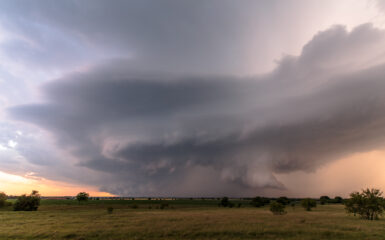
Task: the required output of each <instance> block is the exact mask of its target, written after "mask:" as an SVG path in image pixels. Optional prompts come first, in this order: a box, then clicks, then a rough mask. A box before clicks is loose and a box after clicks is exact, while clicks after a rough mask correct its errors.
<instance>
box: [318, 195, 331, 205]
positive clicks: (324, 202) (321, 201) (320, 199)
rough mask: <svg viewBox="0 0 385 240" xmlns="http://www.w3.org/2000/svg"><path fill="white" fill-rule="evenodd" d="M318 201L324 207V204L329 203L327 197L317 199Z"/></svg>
mask: <svg viewBox="0 0 385 240" xmlns="http://www.w3.org/2000/svg"><path fill="white" fill-rule="evenodd" d="M319 201H320V203H321V205H324V204H326V203H328V202H329V201H330V197H328V196H321V197H320V198H319Z"/></svg>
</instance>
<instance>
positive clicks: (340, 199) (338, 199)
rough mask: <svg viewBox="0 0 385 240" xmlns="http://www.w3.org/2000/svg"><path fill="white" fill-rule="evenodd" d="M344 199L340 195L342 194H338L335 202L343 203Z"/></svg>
mask: <svg viewBox="0 0 385 240" xmlns="http://www.w3.org/2000/svg"><path fill="white" fill-rule="evenodd" d="M342 201H343V199H342V197H340V196H336V197H335V198H334V202H335V203H342Z"/></svg>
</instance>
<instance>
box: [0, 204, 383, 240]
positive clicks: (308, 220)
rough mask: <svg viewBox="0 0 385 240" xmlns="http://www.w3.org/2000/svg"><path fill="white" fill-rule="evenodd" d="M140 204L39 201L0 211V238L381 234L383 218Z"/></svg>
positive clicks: (330, 208) (327, 210) (330, 209)
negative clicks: (31, 207)
mask: <svg viewBox="0 0 385 240" xmlns="http://www.w3.org/2000/svg"><path fill="white" fill-rule="evenodd" d="M287 211H288V213H287V214H286V215H282V216H276V215H273V214H272V213H271V212H270V211H268V209H267V208H261V209H259V208H251V207H246V208H232V209H229V208H218V207H204V206H202V207H194V208H187V207H183V208H174V209H165V210H161V209H148V208H145V207H144V206H139V208H138V209H132V208H127V207H126V206H121V207H119V205H115V206H114V211H113V214H108V213H107V211H106V208H104V207H101V206H93V207H92V206H89V205H83V206H81V205H80V206H71V205H68V206H66V205H57V206H56V205H43V206H42V207H41V208H40V209H39V211H37V212H13V211H0V239H78V240H80V239H114V240H116V239H384V238H385V237H384V236H385V220H379V221H366V220H361V219H359V218H355V217H353V216H349V215H347V214H346V213H345V211H344V209H343V206H342V205H325V206H318V207H317V208H316V209H315V210H314V211H311V212H306V211H304V210H302V209H301V208H299V207H297V208H296V209H294V210H293V209H292V208H291V207H288V209H287Z"/></svg>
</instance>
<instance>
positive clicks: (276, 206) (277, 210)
mask: <svg viewBox="0 0 385 240" xmlns="http://www.w3.org/2000/svg"><path fill="white" fill-rule="evenodd" d="M270 211H271V212H272V213H273V214H274V215H282V214H285V213H286V212H285V205H283V204H282V203H279V202H277V201H275V202H272V203H270Z"/></svg>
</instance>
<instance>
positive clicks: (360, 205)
mask: <svg viewBox="0 0 385 240" xmlns="http://www.w3.org/2000/svg"><path fill="white" fill-rule="evenodd" d="M345 209H346V211H347V212H348V213H353V214H354V216H356V215H357V214H358V215H360V217H361V218H363V219H368V220H374V219H378V217H379V216H380V215H382V213H383V212H384V210H385V200H384V198H383V197H382V192H381V191H380V190H379V189H374V188H372V189H369V188H367V189H364V190H362V192H361V193H359V192H352V193H351V194H350V198H349V199H347V200H346V201H345Z"/></svg>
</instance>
